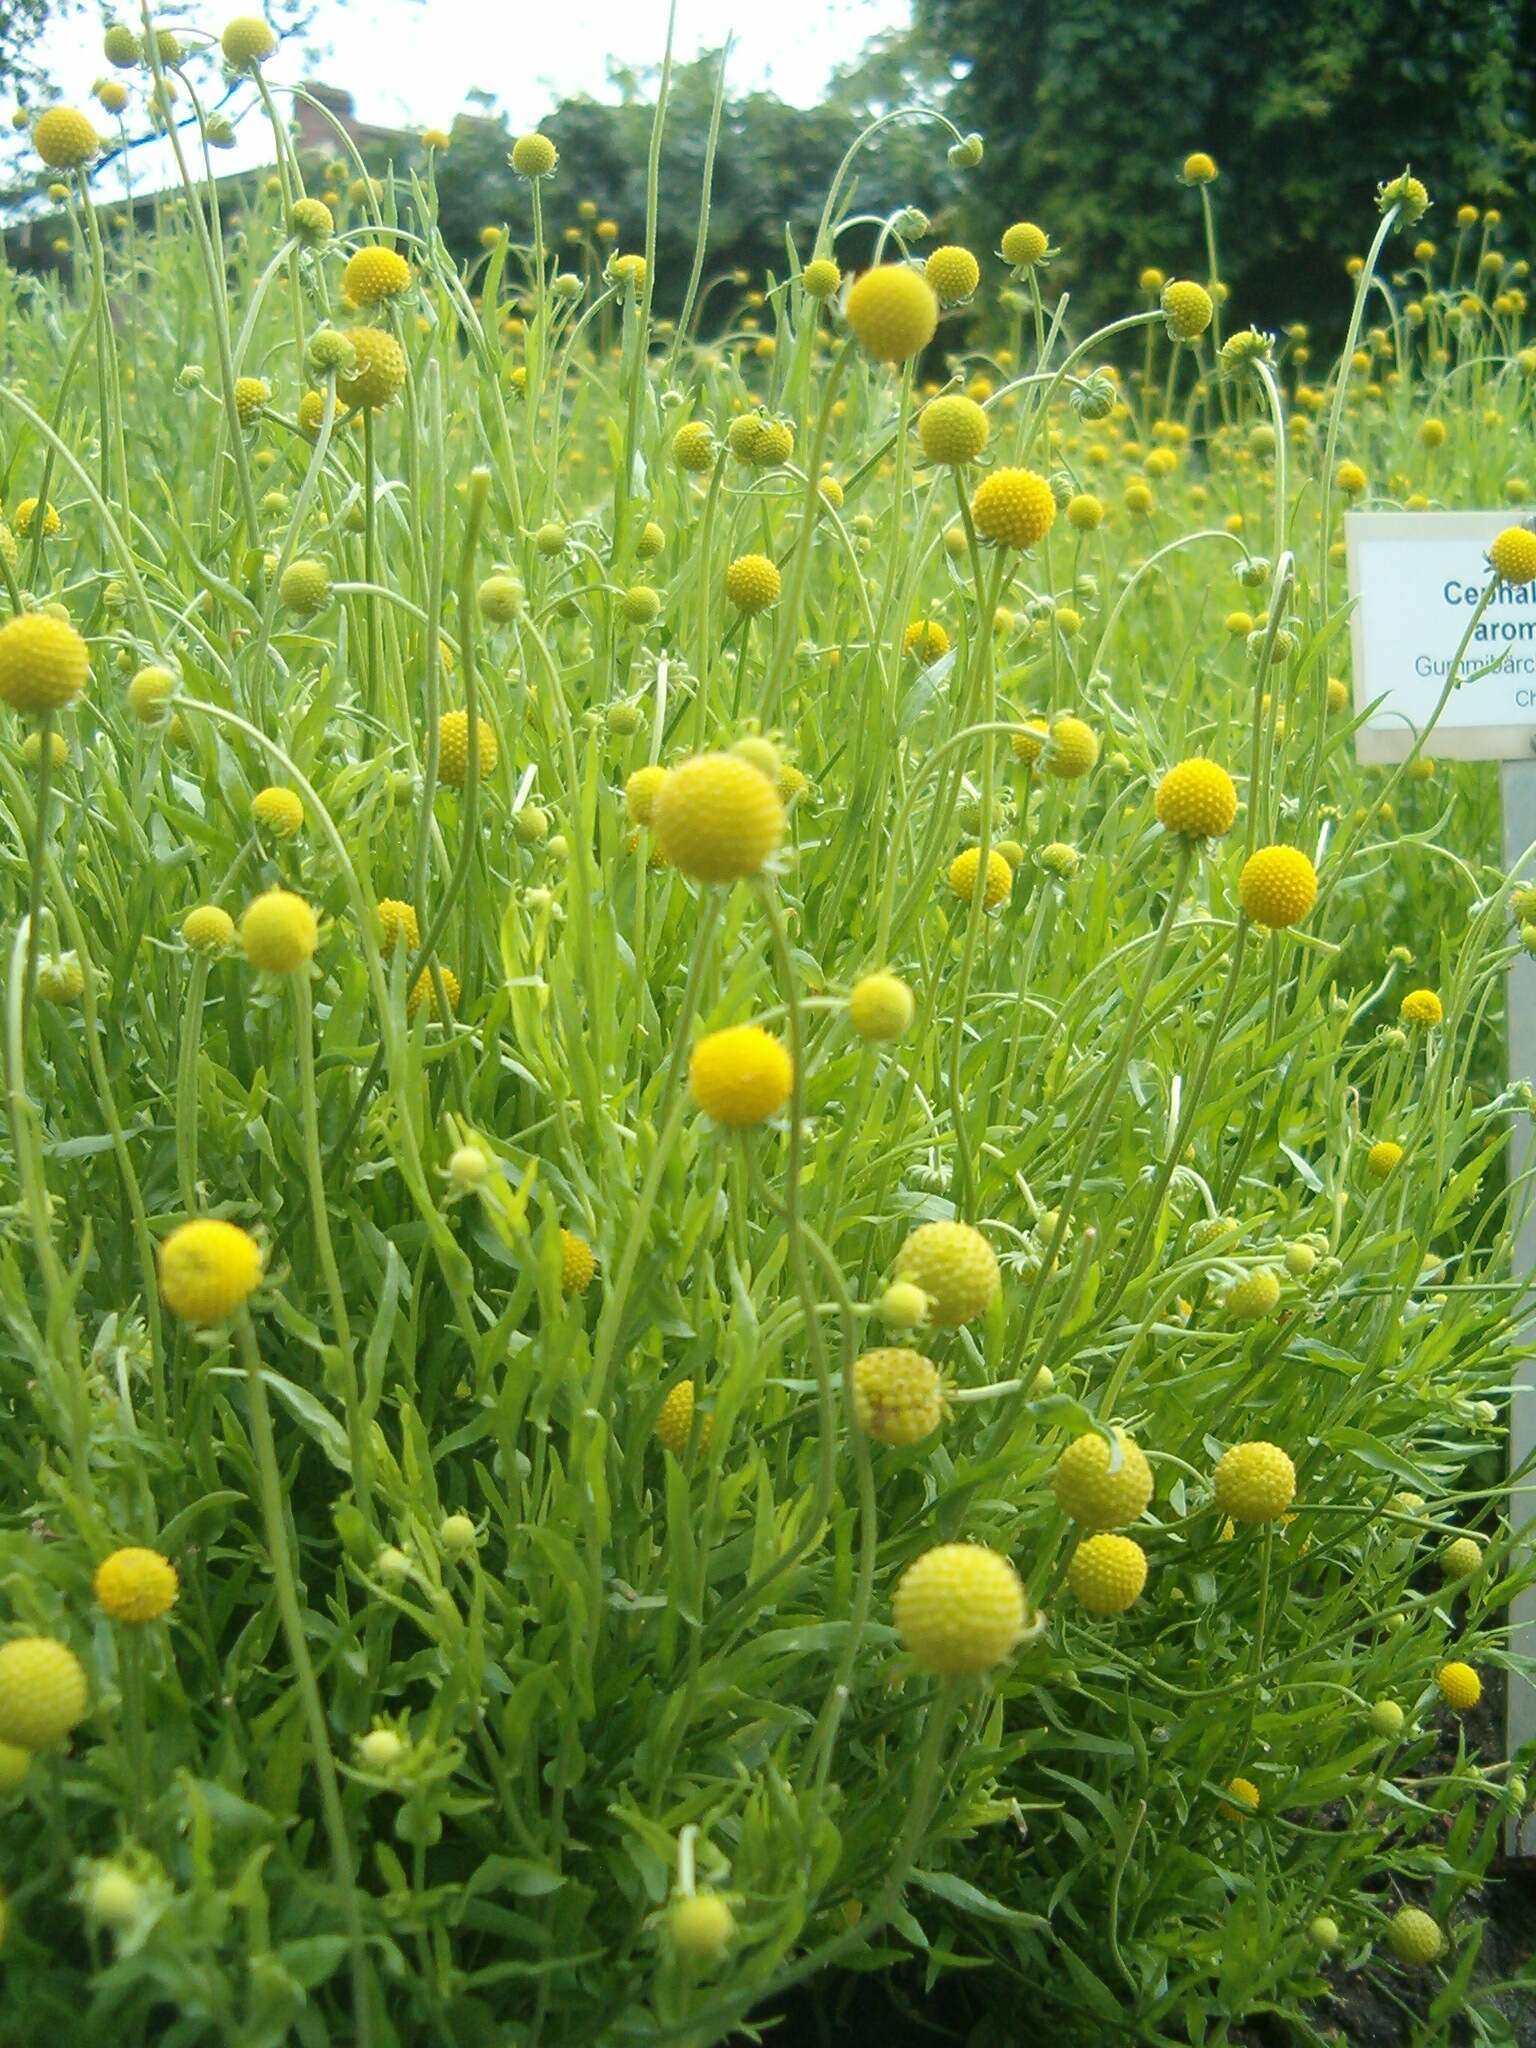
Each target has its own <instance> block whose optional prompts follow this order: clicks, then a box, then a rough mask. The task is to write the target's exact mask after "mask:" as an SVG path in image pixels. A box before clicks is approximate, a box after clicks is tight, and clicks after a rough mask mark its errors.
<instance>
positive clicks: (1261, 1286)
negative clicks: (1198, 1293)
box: [1222, 1266, 1280, 1323]
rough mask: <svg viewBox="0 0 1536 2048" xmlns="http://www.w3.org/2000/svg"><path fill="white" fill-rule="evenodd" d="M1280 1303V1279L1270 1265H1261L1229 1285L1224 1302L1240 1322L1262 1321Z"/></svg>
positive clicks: (1226, 1307) (1224, 1305)
mask: <svg viewBox="0 0 1536 2048" xmlns="http://www.w3.org/2000/svg"><path fill="white" fill-rule="evenodd" d="M1279 1305H1280V1281H1279V1278H1278V1276H1277V1275H1276V1274H1275V1273H1273V1272H1271V1271H1270V1269H1269V1267H1268V1266H1260V1267H1258V1268H1257V1269H1256V1270H1255V1271H1254V1272H1252V1273H1246V1274H1244V1276H1243V1278H1242V1279H1241V1280H1239V1281H1237V1282H1236V1283H1235V1285H1233V1286H1231V1287H1229V1288H1228V1289H1227V1292H1226V1297H1225V1299H1224V1301H1223V1302H1222V1306H1223V1308H1225V1310H1226V1312H1227V1314H1228V1315H1229V1316H1235V1317H1236V1318H1237V1320H1238V1321H1239V1322H1243V1323H1257V1322H1262V1321H1263V1319H1264V1318H1265V1316H1272V1315H1273V1314H1274V1312H1275V1310H1276V1309H1277V1308H1278V1307H1279Z"/></svg>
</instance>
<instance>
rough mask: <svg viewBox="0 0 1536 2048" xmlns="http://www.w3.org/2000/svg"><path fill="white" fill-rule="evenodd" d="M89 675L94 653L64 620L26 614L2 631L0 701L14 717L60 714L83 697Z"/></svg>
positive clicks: (5, 626) (36, 613)
mask: <svg viewBox="0 0 1536 2048" xmlns="http://www.w3.org/2000/svg"><path fill="white" fill-rule="evenodd" d="M90 673H91V652H90V649H89V648H88V647H87V646H86V644H85V642H84V640H82V639H81V637H80V635H79V634H78V633H77V632H76V631H75V629H74V627H73V626H71V625H69V624H68V623H67V622H66V621H65V620H63V619H55V618H53V617H51V616H50V615H49V614H48V613H47V612H22V613H21V614H20V615H19V616H18V617H17V618H14V619H11V620H10V621H9V622H8V623H7V624H6V625H4V626H0V698H4V700H5V702H6V703H7V704H9V705H10V707H11V709H12V710H13V711H20V712H24V713H32V714H34V715H37V714H41V713H42V712H45V711H58V710H59V709H61V708H62V706H64V705H65V704H70V703H73V702H74V700H75V698H76V697H78V696H79V695H80V692H81V691H82V690H83V689H84V688H85V686H86V683H87V681H88V680H89V678H90Z"/></svg>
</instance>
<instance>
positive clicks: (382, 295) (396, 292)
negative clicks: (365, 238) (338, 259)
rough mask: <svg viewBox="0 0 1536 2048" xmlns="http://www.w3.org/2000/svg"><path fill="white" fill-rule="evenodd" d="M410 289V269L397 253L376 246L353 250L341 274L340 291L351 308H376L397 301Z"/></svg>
mask: <svg viewBox="0 0 1536 2048" xmlns="http://www.w3.org/2000/svg"><path fill="white" fill-rule="evenodd" d="M410 287H411V266H410V265H409V263H407V262H406V260H405V258H404V257H403V256H402V255H401V254H400V253H399V251H398V250H397V249H384V248H381V247H379V246H378V245H377V244H372V245H370V246H369V247H367V248H363V249H355V250H354V251H353V252H352V254H351V256H349V257H348V259H347V267H346V269H345V270H344V271H343V272H342V273H341V288H342V290H343V291H344V292H345V293H346V295H347V297H348V298H349V299H350V300H351V301H352V303H353V305H354V306H377V305H380V304H381V303H382V302H383V301H384V300H385V299H398V298H399V296H400V294H401V293H402V292H405V291H409V290H410Z"/></svg>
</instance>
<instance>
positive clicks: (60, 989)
mask: <svg viewBox="0 0 1536 2048" xmlns="http://www.w3.org/2000/svg"><path fill="white" fill-rule="evenodd" d="M84 992H85V969H84V968H83V967H82V966H81V965H80V959H79V955H78V954H76V953H61V954H60V955H59V956H58V957H57V958H56V959H51V960H41V961H39V962H38V968H37V999H38V1001H39V1002H41V1003H74V1002H78V1001H79V999H80V997H81V996H82V995H83V994H84Z"/></svg>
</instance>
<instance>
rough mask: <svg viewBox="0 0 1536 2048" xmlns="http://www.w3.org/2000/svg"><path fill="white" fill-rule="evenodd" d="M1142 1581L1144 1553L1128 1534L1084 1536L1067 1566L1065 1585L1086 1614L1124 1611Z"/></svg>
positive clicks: (1120, 1612) (1136, 1593) (1139, 1595)
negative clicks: (1080, 1602)
mask: <svg viewBox="0 0 1536 2048" xmlns="http://www.w3.org/2000/svg"><path fill="white" fill-rule="evenodd" d="M1146 1583H1147V1553H1146V1552H1145V1551H1144V1550H1143V1549H1142V1547H1141V1545H1140V1544H1139V1543H1133V1542H1132V1541H1131V1539H1130V1537H1129V1536H1110V1535H1107V1534H1101V1535H1097V1536H1085V1537H1084V1538H1083V1540H1082V1542H1081V1543H1079V1544H1078V1546H1077V1549H1076V1550H1075V1551H1074V1552H1073V1553H1072V1562H1071V1564H1070V1566H1069V1567H1068V1569H1067V1584H1068V1585H1069V1586H1070V1587H1071V1588H1072V1591H1073V1592H1074V1593H1075V1594H1076V1595H1077V1597H1078V1599H1079V1600H1081V1601H1082V1603H1083V1605H1084V1606H1085V1607H1086V1608H1087V1610H1088V1612H1089V1613H1090V1614H1124V1612H1125V1610H1126V1609H1127V1608H1128V1607H1131V1606H1134V1604H1135V1602H1136V1601H1137V1600H1138V1599H1139V1598H1140V1597H1141V1591H1142V1588H1143V1587H1144V1586H1145V1585H1146Z"/></svg>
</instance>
